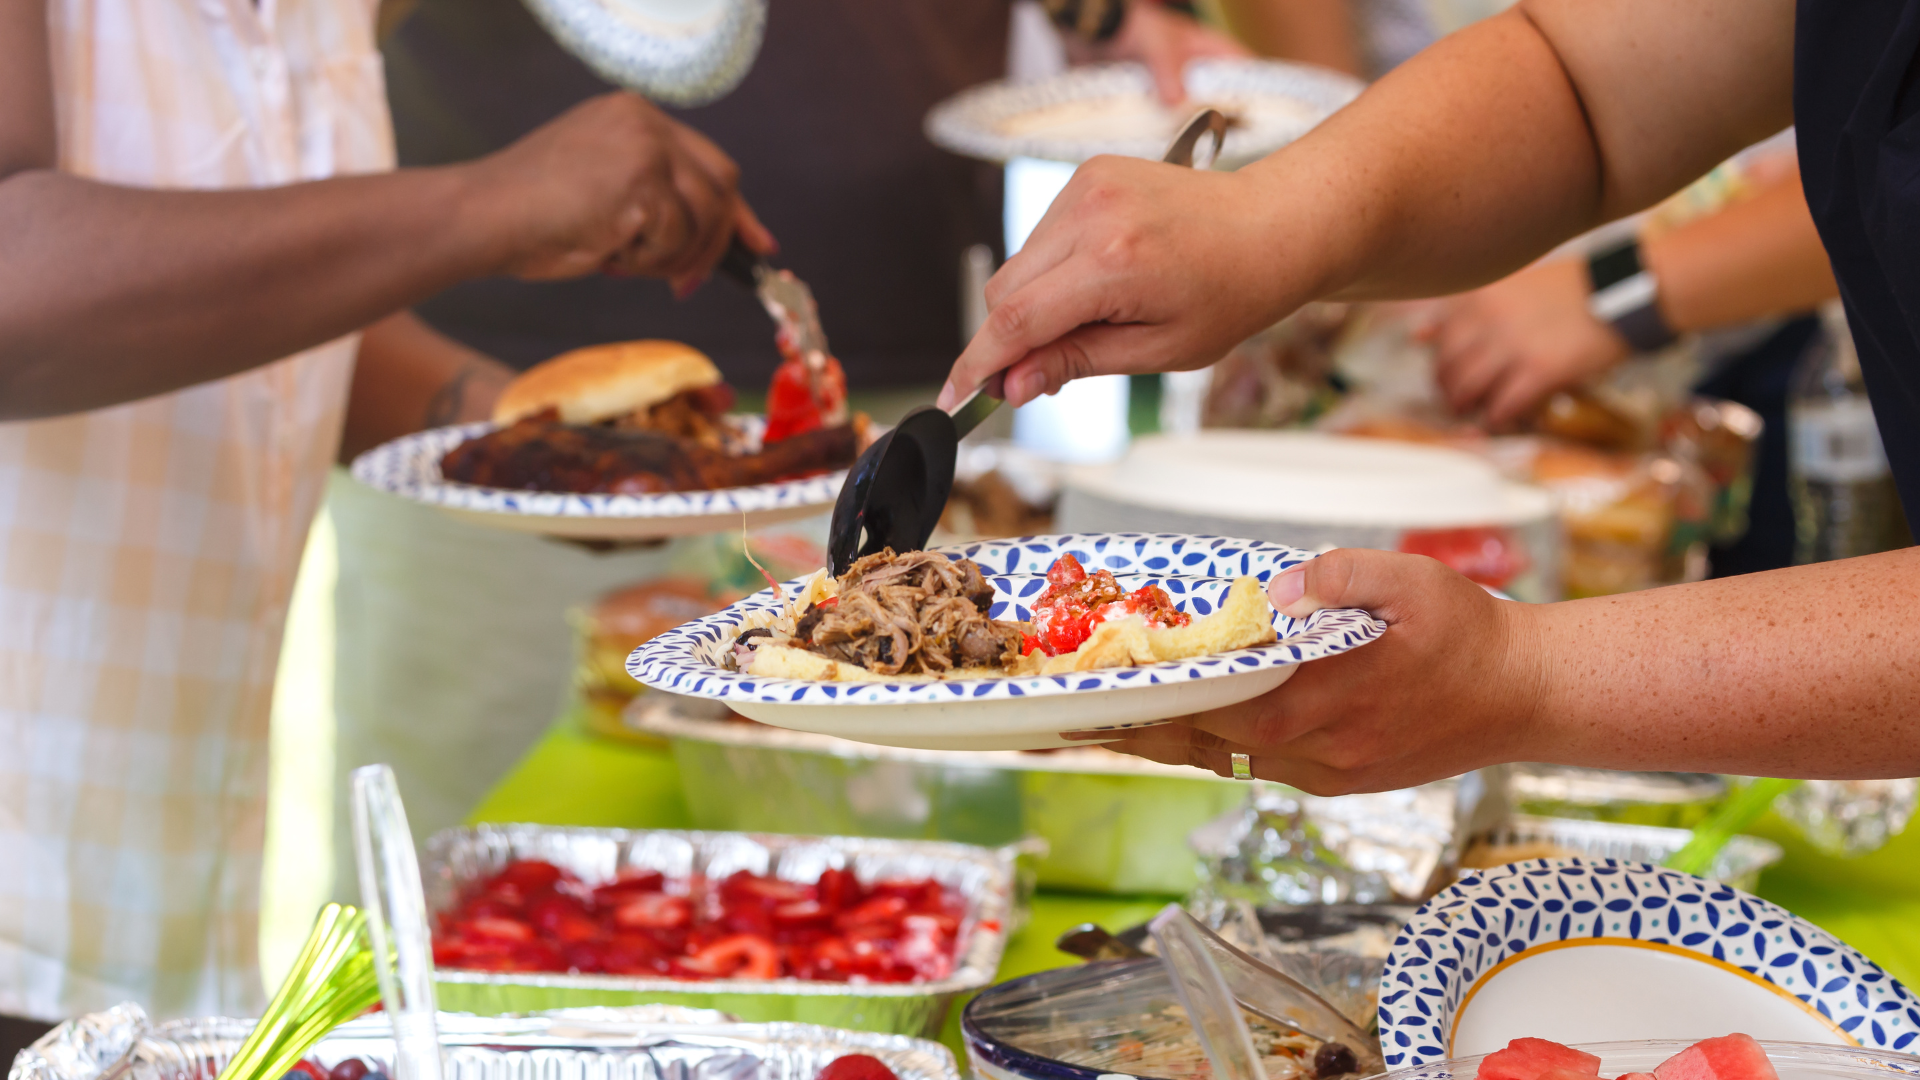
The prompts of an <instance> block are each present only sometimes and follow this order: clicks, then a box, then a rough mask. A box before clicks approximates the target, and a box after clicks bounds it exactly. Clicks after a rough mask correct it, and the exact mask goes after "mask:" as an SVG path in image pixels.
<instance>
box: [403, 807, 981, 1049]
mask: <svg viewBox="0 0 1920 1080" xmlns="http://www.w3.org/2000/svg"><path fill="white" fill-rule="evenodd" d="M1015 858H1016V852H1015V851H1014V850H1013V849H1000V850H995V849H989V848H983V847H975V846H973V845H968V844H954V843H944V842H936V841H923V840H881V839H868V838H855V837H811V836H776V835H769V834H757V833H730V832H693V831H678V830H625V829H592V828H561V827H554V826H545V825H478V826H472V827H467V828H459V829H449V830H446V831H444V832H441V833H439V834H438V835H436V836H435V837H433V839H432V840H430V841H429V842H428V844H427V850H426V856H425V859H424V865H423V867H422V876H423V878H424V881H425V885H426V890H427V904H428V908H429V910H430V913H431V917H432V921H433V926H434V969H435V981H436V984H437V990H438V995H439V1000H440V1005H441V1007H442V1008H444V1009H449V1010H457V1011H463V1012H473V1013H481V1014H488V1015H497V1014H501V1013H509V1012H533V1011H538V1010H546V1009H557V1008H572V1007H580V1006H591V1005H637V1004H666V1005H679V1006H684V1007H689V1008H703V1009H720V1010H724V1011H725V1012H727V1013H730V1014H733V1015H735V1016H738V1017H740V1018H741V1019H743V1020H747V1021H755V1022H760V1021H774V1020H795V1021H802V1022H806V1023H814V1024H823V1025H827V1026H831V1027H844V1028H851V1029H854V1030H860V1031H877V1032H888V1033H893V1034H901V1035H927V1036H932V1035H937V1034H938V1033H939V1030H940V1026H941V1024H942V1022H943V1021H944V1020H945V1018H946V1013H947V1010H948V1009H949V1008H950V1007H951V1005H952V1003H953V1001H954V1000H955V998H957V997H958V996H960V995H962V994H965V993H969V992H971V991H974V990H978V989H980V988H982V987H984V986H986V985H987V984H988V983H990V982H991V981H992V979H993V975H994V971H995V969H996V968H997V967H998V966H999V963H1000V954H1001V952H1002V950H1003V948H1004V946H1005V942H1006V934H1007V929H1008V925H1009V923H1010V921H1012V920H1013V919H1014V918H1015V917H1016V912H1015V910H1014V904H1015V901H1014V895H1015V883H1016V868H1015Z"/></svg>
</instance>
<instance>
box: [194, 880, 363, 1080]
mask: <svg viewBox="0 0 1920 1080" xmlns="http://www.w3.org/2000/svg"><path fill="white" fill-rule="evenodd" d="M366 925H367V917H366V915H365V914H364V913H363V912H361V911H360V910H359V909H357V908H353V907H349V906H347V905H345V904H328V905H327V906H326V907H324V908H322V909H320V914H319V916H318V917H316V918H315V919H314V920H313V930H312V932H311V933H309V934H308V935H307V943H306V944H305V945H303V946H301V949H300V955H299V956H298V957H297V958H296V959H295V960H294V962H293V970H292V971H290V972H288V973H287V978H286V981H284V982H282V983H281V984H280V989H279V990H278V991H277V992H276V993H275V994H274V995H273V1001H272V1002H270V1003H268V1005H267V1011H266V1013H265V1015H263V1016H261V1017H260V1022H259V1023H257V1024H255V1025H254V1027H253V1031H252V1032H251V1033H250V1034H249V1035H248V1036H247V1040H246V1041H245V1042H243V1043H241V1044H240V1049H239V1050H238V1051H237V1052H236V1053H235V1054H234V1055H233V1059H232V1060H230V1061H228V1062H227V1065H226V1068H224V1069H221V1070H220V1076H219V1078H218V1080H280V1077H282V1076H285V1075H286V1073H287V1072H288V1070H290V1069H292V1068H293V1066H294V1065H295V1064H296V1063H297V1062H299V1061H300V1059H301V1058H303V1057H305V1056H306V1053H307V1051H309V1050H311V1049H313V1047H314V1045H315V1044H317V1043H318V1042H319V1041H320V1040H321V1039H323V1038H325V1037H326V1035H327V1032H329V1031H332V1030H333V1029H334V1028H336V1027H339V1026H340V1025H341V1024H344V1023H346V1022H347V1021H348V1020H351V1019H353V1018H354V1017H356V1016H359V1015H360V1014H361V1013H363V1012H366V1011H367V1010H368V1009H369V1008H371V1007H372V1006H373V1005H374V1004H375V1003H376V1002H378V1001H379V1000H380V986H379V983H378V982H377V981H376V979H375V978H374V972H373V952H372V951H371V950H370V949H368V948H367V943H366Z"/></svg>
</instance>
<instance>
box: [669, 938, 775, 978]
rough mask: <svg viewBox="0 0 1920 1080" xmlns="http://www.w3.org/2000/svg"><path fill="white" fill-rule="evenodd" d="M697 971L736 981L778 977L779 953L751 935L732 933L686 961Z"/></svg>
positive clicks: (768, 944) (770, 943)
mask: <svg viewBox="0 0 1920 1080" xmlns="http://www.w3.org/2000/svg"><path fill="white" fill-rule="evenodd" d="M690 964H691V966H694V967H695V968H696V969H697V970H702V971H706V970H711V971H713V972H714V973H715V974H717V975H721V976H730V977H733V978H738V979H777V978H779V977H780V951H779V950H778V949H776V948H775V947H774V944H773V942H771V941H768V940H767V939H766V938H763V937H756V936H754V935H752V934H733V935H730V936H728V937H724V938H721V939H720V940H719V941H716V942H714V943H713V944H711V945H709V946H707V947H706V948H704V949H701V950H700V951H699V952H697V953H695V954H693V956H692V957H691V958H690Z"/></svg>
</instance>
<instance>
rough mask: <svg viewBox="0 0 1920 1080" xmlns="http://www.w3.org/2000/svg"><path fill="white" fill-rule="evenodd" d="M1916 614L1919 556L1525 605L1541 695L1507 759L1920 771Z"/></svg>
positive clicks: (1622, 765)
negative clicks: (1521, 738)
mask: <svg viewBox="0 0 1920 1080" xmlns="http://www.w3.org/2000/svg"><path fill="white" fill-rule="evenodd" d="M1917 610H1920V548H1907V549H1905V550H1902V551H1896V552H1888V553H1885V554H1881V555H1870V556H1866V557H1863V558H1857V559H1845V560H1841V561H1838V562H1829V563H1820V564H1818V565H1814V566H1802V567H1794V568H1792V569H1788V570H1776V571H1772V572H1769V573H1764V574H1748V575H1745V576H1742V577H1733V578H1724V579H1719V580H1714V581H1704V582H1699V583H1696V584H1691V585H1678V586H1673V587H1670V588H1664V589H1655V590H1650V591H1647V592H1640V593H1630V594H1627V595H1624V596H1612V597H1603V598H1599V599H1593V600H1578V601H1570V602H1566V603H1560V604H1550V605H1541V606H1538V607H1531V608H1528V609H1526V611H1525V615H1526V618H1525V620H1524V622H1525V624H1526V625H1527V626H1528V627H1529V629H1528V630H1527V631H1526V634H1527V635H1530V636H1528V637H1526V638H1524V639H1523V641H1524V643H1523V644H1522V645H1521V648H1522V649H1523V650H1525V651H1527V652H1529V653H1531V654H1532V655H1534V656H1536V657H1537V658H1538V661H1539V671H1540V679H1539V684H1540V687H1541V689H1540V693H1539V694H1538V705H1537V708H1536V710H1535V715H1534V719H1533V722H1532V724H1531V725H1529V726H1528V728H1527V735H1526V736H1525V743H1526V745H1524V746H1518V747H1514V748H1513V749H1514V751H1515V753H1514V755H1513V756H1512V757H1510V758H1508V760H1538V761H1554V762H1560V763H1564V764H1574V765H1592V766H1598V767H1603V768H1613V769H1661V770H1693V771H1701V772H1727V773H1736V774H1740V775H1747V776H1786V777H1811V778H1838V777H1852V778H1870V777H1898V776H1914V775H1920V624H1916V623H1915V622H1914V619H1913V613H1914V612H1915V611H1917ZM1543 755H1544V756H1543Z"/></svg>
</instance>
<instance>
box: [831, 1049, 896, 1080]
mask: <svg viewBox="0 0 1920 1080" xmlns="http://www.w3.org/2000/svg"><path fill="white" fill-rule="evenodd" d="M815 1080H900V1078H899V1077H898V1076H897V1075H895V1074H894V1071H893V1070H892V1069H889V1068H887V1065H886V1062H883V1061H881V1060H880V1059H879V1058H877V1057H871V1056H869V1055H867V1054H847V1055H845V1056H844V1057H838V1058H835V1059H833V1060H832V1061H829V1062H827V1067H826V1068H824V1069H821V1070H820V1075H819V1076H818V1077H816V1078H815Z"/></svg>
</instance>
